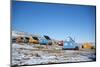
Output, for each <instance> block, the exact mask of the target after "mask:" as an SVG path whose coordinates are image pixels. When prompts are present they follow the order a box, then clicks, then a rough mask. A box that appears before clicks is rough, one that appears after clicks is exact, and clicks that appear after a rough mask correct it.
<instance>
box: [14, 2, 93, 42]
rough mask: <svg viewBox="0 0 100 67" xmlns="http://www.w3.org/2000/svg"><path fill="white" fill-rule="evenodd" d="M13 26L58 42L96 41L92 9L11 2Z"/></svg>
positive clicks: (77, 6) (76, 6)
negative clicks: (69, 39)
mask: <svg viewBox="0 0 100 67" xmlns="http://www.w3.org/2000/svg"><path fill="white" fill-rule="evenodd" d="M12 27H13V28H14V29H18V30H21V31H25V32H29V33H33V34H40V35H48V36H50V37H51V38H54V39H58V40H64V39H66V37H67V36H71V37H72V38H75V40H76V41H77V42H95V6H81V5H67V4H66V5H64V4H47V3H37V2H18V1H14V2H13V3H12Z"/></svg>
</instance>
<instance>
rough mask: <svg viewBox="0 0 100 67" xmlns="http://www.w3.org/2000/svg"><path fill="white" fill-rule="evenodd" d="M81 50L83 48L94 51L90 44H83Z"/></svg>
mask: <svg viewBox="0 0 100 67" xmlns="http://www.w3.org/2000/svg"><path fill="white" fill-rule="evenodd" d="M82 48H85V49H94V46H93V45H92V44H91V43H84V44H83V45H82Z"/></svg>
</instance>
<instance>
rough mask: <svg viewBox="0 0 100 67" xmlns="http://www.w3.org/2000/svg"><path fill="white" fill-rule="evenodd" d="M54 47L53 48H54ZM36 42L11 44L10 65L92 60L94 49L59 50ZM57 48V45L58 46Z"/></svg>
mask: <svg viewBox="0 0 100 67" xmlns="http://www.w3.org/2000/svg"><path fill="white" fill-rule="evenodd" d="M54 48H55V49H54ZM56 48H57V46H55V47H53V48H52V47H49V48H48V49H47V48H45V46H39V45H38V44H33V45H28V44H16V43H13V44H12V65H34V64H50V63H61V62H81V61H93V59H95V51H94V50H86V51H85V50H61V49H56ZM58 48H59V47H58Z"/></svg>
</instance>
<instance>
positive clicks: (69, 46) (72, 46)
mask: <svg viewBox="0 0 100 67" xmlns="http://www.w3.org/2000/svg"><path fill="white" fill-rule="evenodd" d="M78 49H79V48H78V45H77V43H75V41H74V40H73V39H72V38H71V37H67V38H66V40H65V41H64V45H63V50H78Z"/></svg>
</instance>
